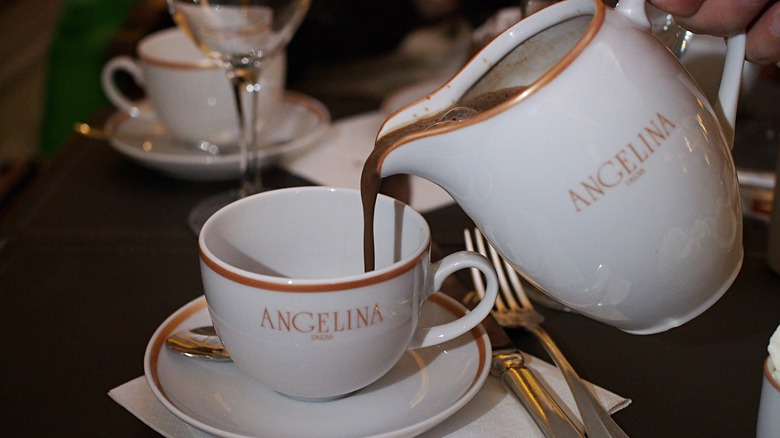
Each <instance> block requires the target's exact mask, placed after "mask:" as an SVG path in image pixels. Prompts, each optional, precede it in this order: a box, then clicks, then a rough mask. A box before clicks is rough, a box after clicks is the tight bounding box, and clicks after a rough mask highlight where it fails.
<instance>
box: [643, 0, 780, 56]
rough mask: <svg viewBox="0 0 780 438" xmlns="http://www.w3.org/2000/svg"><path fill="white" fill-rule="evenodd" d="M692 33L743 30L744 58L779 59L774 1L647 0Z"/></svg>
mask: <svg viewBox="0 0 780 438" xmlns="http://www.w3.org/2000/svg"><path fill="white" fill-rule="evenodd" d="M648 1H649V3H650V4H652V5H653V6H655V7H657V8H658V9H661V10H663V11H665V12H667V13H670V14H672V15H673V16H674V19H675V21H676V22H677V24H679V25H680V26H682V27H684V28H686V29H688V30H690V31H691V32H694V33H706V34H710V35H715V36H722V37H728V36H732V35H734V34H736V33H739V32H741V31H743V30H744V31H746V32H747V33H746V36H747V38H746V45H747V48H746V54H745V58H746V59H747V60H748V61H752V62H755V63H757V64H774V63H778V62H780V2H778V0H648Z"/></svg>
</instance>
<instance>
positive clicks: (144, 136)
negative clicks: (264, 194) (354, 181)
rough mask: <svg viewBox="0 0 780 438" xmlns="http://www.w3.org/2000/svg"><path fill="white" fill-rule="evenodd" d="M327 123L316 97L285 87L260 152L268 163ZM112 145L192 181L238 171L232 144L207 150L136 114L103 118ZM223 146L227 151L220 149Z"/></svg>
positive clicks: (223, 177)
mask: <svg viewBox="0 0 780 438" xmlns="http://www.w3.org/2000/svg"><path fill="white" fill-rule="evenodd" d="M329 125H330V113H329V112H328V109H327V108H325V106H324V105H323V104H322V103H321V102H319V101H318V100H316V99H314V98H312V97H309V96H306V95H304V94H299V93H294V92H290V91H287V92H285V94H284V97H283V99H282V102H281V104H280V107H279V108H278V110H277V111H275V112H274V114H273V116H272V118H271V119H270V120H269V121H268V122H267V125H266V126H272V127H274V130H273V131H268V132H266V133H264V134H261V135H262V136H263V138H262V140H263V141H264V142H266V143H271V144H273V146H269V147H266V148H264V149H262V151H261V152H260V154H261V155H260V158H259V159H260V165H261V166H266V165H269V164H271V163H273V162H275V161H276V160H277V159H279V158H280V157H282V156H286V155H290V154H292V153H293V152H296V151H298V150H300V149H302V148H304V147H306V146H309V145H311V144H312V143H314V142H315V141H316V140H318V139H319V138H320V137H322V135H323V134H324V133H325V131H326V130H327V128H328V126H329ZM105 131H106V132H109V133H112V135H111V138H110V140H109V142H110V143H111V146H113V147H114V149H116V150H118V151H119V152H120V153H122V154H124V155H126V156H127V157H129V158H131V159H133V160H135V161H137V162H138V163H140V164H142V165H144V166H147V167H150V168H152V169H155V170H158V171H160V172H162V173H164V174H166V175H169V176H173V177H175V178H181V179H186V180H194V181H219V180H228V179H236V178H238V177H240V175H241V173H240V154H239V151H238V147H237V146H235V145H230V146H222V147H221V149H222V151H223V152H222V153H220V154H217V155H212V154H209V153H208V152H205V151H203V150H201V149H199V148H198V146H197V145H196V144H188V143H186V142H184V141H182V140H176V139H174V138H172V137H170V136H169V135H168V134H167V133H166V132H165V127H164V126H163V125H162V124H161V123H160V122H157V121H150V120H141V119H134V118H131V117H129V116H128V115H127V114H125V113H122V112H117V113H115V114H114V115H113V116H111V118H110V119H109V120H108V122H106V125H105ZM226 149H227V151H226V152H224V151H225V150H226Z"/></svg>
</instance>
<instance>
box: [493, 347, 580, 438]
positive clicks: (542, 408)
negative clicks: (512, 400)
mask: <svg viewBox="0 0 780 438" xmlns="http://www.w3.org/2000/svg"><path fill="white" fill-rule="evenodd" d="M490 372H491V374H493V375H494V376H498V377H500V378H501V380H502V381H503V382H504V385H506V387H507V388H508V389H509V390H510V391H512V392H513V393H514V394H515V396H516V397H517V399H518V400H520V403H521V404H522V405H523V407H525V409H526V410H527V411H528V412H529V413H530V414H531V417H533V420H534V422H535V423H536V425H537V426H539V429H541V431H542V433H543V434H544V436H545V437H548V438H570V437H571V438H584V437H585V435H583V434H582V432H580V430H579V429H578V428H577V426H575V425H574V423H572V421H571V419H569V417H568V416H567V415H566V413H565V412H563V410H562V409H561V407H560V406H559V405H558V403H557V402H556V401H555V399H553V398H552V396H551V395H550V393H549V392H548V391H547V388H545V387H544V385H542V383H541V382H539V379H537V378H536V376H535V375H534V374H533V372H532V371H531V370H530V369H528V368H527V367H526V366H525V360H524V359H523V355H522V354H520V353H504V354H496V355H494V356H493V364H492V367H491V371H490Z"/></svg>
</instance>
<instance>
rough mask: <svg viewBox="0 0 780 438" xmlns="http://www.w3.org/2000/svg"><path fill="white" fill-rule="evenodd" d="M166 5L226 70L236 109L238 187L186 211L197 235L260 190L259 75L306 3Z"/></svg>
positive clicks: (178, 1)
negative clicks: (227, 208) (209, 221)
mask: <svg viewBox="0 0 780 438" xmlns="http://www.w3.org/2000/svg"><path fill="white" fill-rule="evenodd" d="M167 1H168V7H169V9H170V13H171V15H172V16H173V20H174V21H175V22H176V25H177V26H178V27H179V28H180V29H182V30H183V31H184V33H186V34H187V35H188V36H189V37H190V38H192V40H193V41H194V42H195V44H197V45H198V47H200V49H201V50H203V52H205V53H206V55H207V56H208V57H210V58H212V59H215V60H217V61H218V62H220V63H221V64H222V66H223V67H224V68H225V71H226V72H227V77H228V79H229V80H230V83H231V85H232V86H233V91H234V93H235V98H236V106H237V109H238V125H239V131H240V138H239V149H240V156H241V159H240V170H241V175H242V177H241V184H240V186H239V188H238V189H236V190H232V191H230V192H227V193H220V194H217V195H215V196H212V197H210V198H206V199H204V200H203V201H201V202H200V203H198V204H197V205H196V206H195V207H194V208H193V209H192V210H191V211H190V215H189V218H188V223H189V226H190V228H191V229H192V230H193V232H195V233H196V234H198V233H199V232H200V228H201V227H202V226H203V223H205V222H206V220H207V219H208V218H209V217H210V216H211V214H213V213H214V212H215V211H217V210H219V209H220V208H222V207H224V206H225V205H227V204H229V203H231V202H233V201H235V200H237V199H240V198H243V197H245V196H248V195H251V194H253V193H257V192H260V191H262V189H263V188H262V181H261V177H260V166H259V157H258V153H257V150H258V147H259V145H258V144H257V135H256V134H257V126H256V123H255V116H256V113H257V100H258V97H259V95H260V94H261V93H262V89H261V86H260V76H261V74H262V72H263V69H264V67H265V66H266V64H267V63H268V62H269V61H270V60H271V59H272V58H273V56H274V55H276V54H277V53H279V52H280V51H281V50H283V49H284V47H285V46H286V45H287V43H288V42H289V41H290V39H291V38H292V36H293V34H294V33H295V31H296V30H297V29H298V26H299V25H300V23H301V21H302V20H303V17H304V15H306V12H307V11H308V9H309V4H310V0H167Z"/></svg>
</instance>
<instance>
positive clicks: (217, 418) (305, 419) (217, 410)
mask: <svg viewBox="0 0 780 438" xmlns="http://www.w3.org/2000/svg"><path fill="white" fill-rule="evenodd" d="M428 303H429V304H430V305H426V306H424V308H423V315H422V317H421V320H422V323H423V325H430V324H433V323H440V322H443V321H451V320H453V319H454V318H455V316H456V315H461V314H463V313H464V312H465V311H466V310H465V308H463V306H461V305H460V304H459V303H457V302H456V301H454V300H452V299H451V298H449V297H447V296H445V295H443V294H441V293H437V294H436V295H434V296H433V297H431V298H430V299H429V301H428ZM208 324H211V320H210V318H209V314H208V309H207V306H206V300H205V298H204V297H200V298H198V299H196V300H193V301H192V302H190V303H189V304H187V305H185V306H184V307H182V308H181V309H179V310H178V311H177V312H176V313H174V314H173V315H171V316H170V317H168V319H167V320H165V322H164V323H163V324H162V325H161V326H160V327H159V328H158V329H157V331H156V332H155V333H154V335H153V336H152V339H151V340H150V341H149V345H148V346H147V349H146V355H145V357H144V371H145V374H146V379H147V382H148V383H149V386H150V387H151V389H152V392H153V393H154V394H155V396H156V397H157V398H158V399H159V400H160V402H162V404H163V405H164V406H165V407H166V408H168V409H169V410H170V411H171V412H172V413H173V414H174V415H176V416H177V417H179V418H180V419H182V420H183V421H185V422H186V423H188V424H190V425H192V426H195V427H197V428H199V429H201V430H204V431H206V432H209V433H212V434H214V435H218V436H223V437H247V436H255V437H256V436H261V437H277V436H285V437H318V438H326V437H339V438H345V437H351V436H355V437H366V436H372V437H385V438H388V437H409V436H413V435H417V434H420V433H422V432H424V431H426V430H428V429H430V428H432V427H434V426H435V425H437V424H439V423H440V422H442V421H444V419H446V418H447V417H449V416H450V415H452V414H453V413H454V412H455V411H457V410H458V409H460V408H461V407H463V405H465V404H466V403H467V402H468V401H469V400H470V399H471V398H472V397H473V396H474V395H475V394H476V393H477V392H478V391H479V389H480V388H481V387H482V384H483V383H484V381H485V379H486V378H487V375H488V372H489V369H490V341H489V340H488V337H487V335H486V334H485V331H484V329H483V328H482V327H481V326H477V328H475V329H473V330H471V331H470V332H469V333H467V334H465V335H462V336H460V337H459V338H457V339H455V340H452V341H450V342H446V343H444V344H441V345H439V346H434V347H430V348H425V349H419V350H410V351H407V352H406V353H405V354H404V356H403V357H402V358H401V360H400V361H399V362H398V363H397V364H396V365H395V367H394V368H393V369H392V370H390V372H389V373H388V374H386V375H385V376H384V377H382V378H381V379H380V380H378V381H377V382H375V383H374V384H372V385H370V386H368V387H366V388H364V389H362V390H360V391H358V392H356V393H354V394H352V395H349V396H347V397H345V398H342V399H338V400H334V401H329V402H303V401H297V400H293V399H290V398H288V397H285V396H283V395H280V394H278V393H276V392H274V391H272V390H270V389H268V388H267V387H265V386H263V385H261V384H260V383H257V382H255V381H253V380H252V379H250V378H249V377H247V376H246V375H244V374H243V373H242V372H241V371H239V370H238V368H237V367H236V366H235V365H234V364H233V363H224V362H222V363H212V362H208V361H203V360H196V359H189V358H185V357H183V356H180V355H178V354H176V353H173V352H171V351H168V350H167V349H166V348H165V347H164V342H165V339H166V337H167V336H168V335H170V334H172V333H174V332H176V331H178V330H181V329H185V328H192V327H196V326H200V325H208ZM290 360H295V358H290ZM322 378H324V379H327V378H328V376H327V374H323V376H322Z"/></svg>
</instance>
